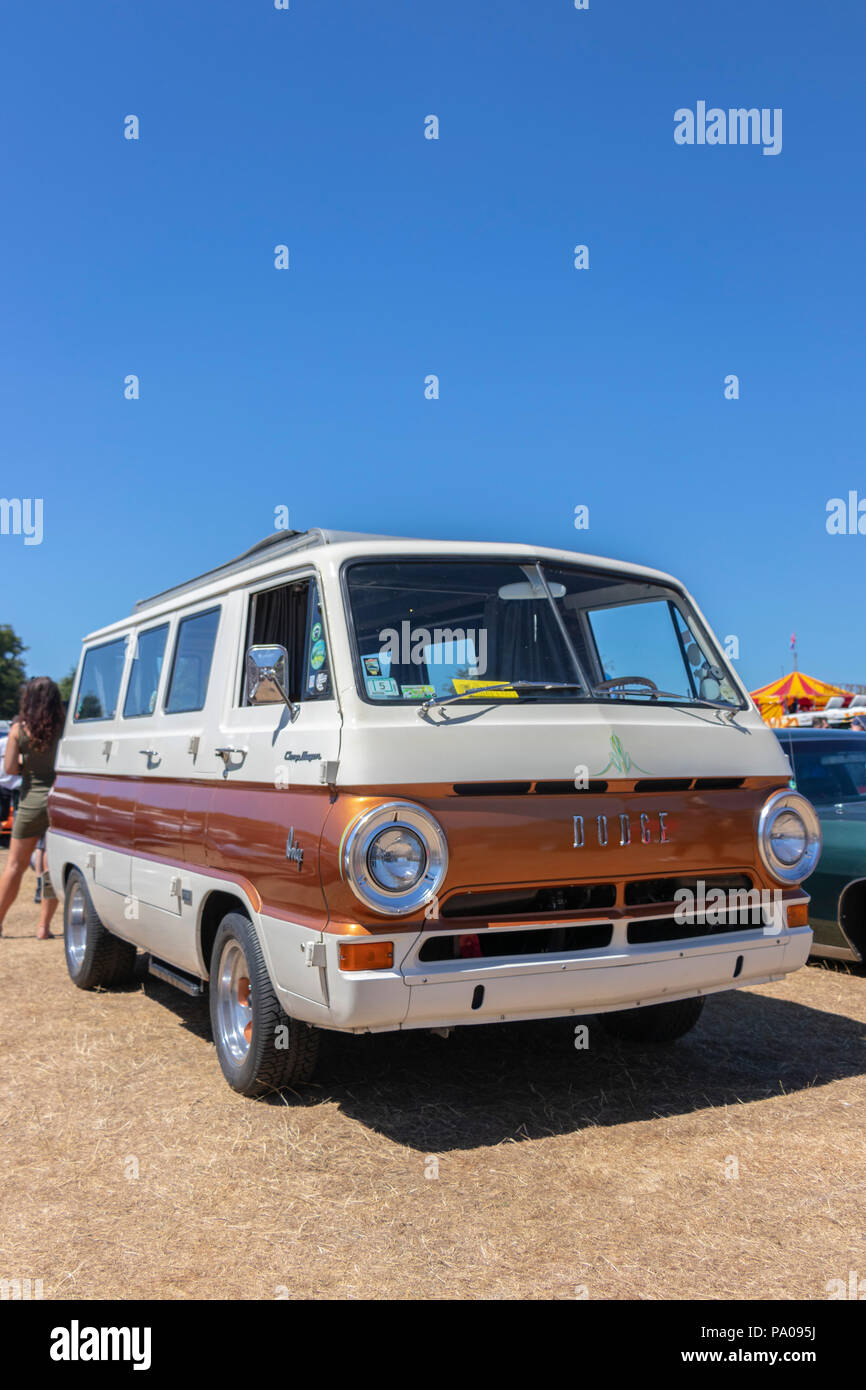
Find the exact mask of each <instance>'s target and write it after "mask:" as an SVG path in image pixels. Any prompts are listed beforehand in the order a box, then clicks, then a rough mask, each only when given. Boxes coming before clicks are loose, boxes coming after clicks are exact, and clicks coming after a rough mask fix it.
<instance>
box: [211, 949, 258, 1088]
mask: <svg viewBox="0 0 866 1390" xmlns="http://www.w3.org/2000/svg"><path fill="white" fill-rule="evenodd" d="M216 993H217V1007H216V1023H217V1032H218V1034H219V1041H220V1046H221V1049H222V1051H223V1054H224V1055H226V1056H228V1057H229V1058H230V1059H231V1061H232V1062H233V1063H234V1064H235V1066H238V1067H239V1066H242V1065H243V1063H244V1062H245V1061H246V1058H247V1054H248V1052H249V1050H250V1043H251V1041H252V1036H253V1009H252V991H251V989H250V971H249V966H248V965H247V958H246V956H245V955H244V953H243V950H242V949H241V946H240V945H239V943H238V942H237V941H227V942H226V944H225V946H224V947H223V953H222V956H221V957H220V963H219V970H218V971H217V978H216Z"/></svg>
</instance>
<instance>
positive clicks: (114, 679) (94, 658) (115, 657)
mask: <svg viewBox="0 0 866 1390" xmlns="http://www.w3.org/2000/svg"><path fill="white" fill-rule="evenodd" d="M125 657H126V638H125V637H118V638H117V640H116V641H114V642H106V643H105V644H104V646H101V647H91V648H90V649H89V651H87V652H85V654H84V665H83V666H82V668H81V679H80V681H79V682H78V696H77V699H76V701H75V722H76V724H82V723H84V722H85V721H86V720H88V719H113V718H114V712H115V710H116V709H117V697H118V695H119V693H120V678H121V676H122V675H123V663H124V660H125Z"/></svg>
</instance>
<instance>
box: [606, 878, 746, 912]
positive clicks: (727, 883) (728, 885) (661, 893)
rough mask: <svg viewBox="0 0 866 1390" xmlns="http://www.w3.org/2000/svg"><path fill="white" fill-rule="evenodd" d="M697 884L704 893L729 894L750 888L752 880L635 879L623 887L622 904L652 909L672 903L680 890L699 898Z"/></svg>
mask: <svg viewBox="0 0 866 1390" xmlns="http://www.w3.org/2000/svg"><path fill="white" fill-rule="evenodd" d="M698 883H703V885H704V891H705V892H706V893H709V892H711V891H712V890H713V889H716V888H721V889H722V891H723V892H725V893H729V892H730V891H731V890H732V889H735V888H751V887H752V880H751V878H750V877H749V875H748V874H708V875H707V877H706V878H700V879H697V878H694V877H692V876H691V875H689V876H688V877H680V878H636V879H633V880H632V881H631V883H627V884H626V885H625V893H624V895H623V902H624V903H625V905H626V907H652V906H654V905H655V904H656V903H672V902H675V901H676V898H675V896H674V895H675V894H676V893H677V892H678V891H680V890H686V891H688V892H689V893H692V894H693V895H694V897H695V898H696V899H697V898H698V896H699V889H698Z"/></svg>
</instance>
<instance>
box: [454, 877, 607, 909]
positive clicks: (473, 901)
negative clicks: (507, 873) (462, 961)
mask: <svg viewBox="0 0 866 1390" xmlns="http://www.w3.org/2000/svg"><path fill="white" fill-rule="evenodd" d="M615 904H616V884H614V883H567V884H561V885H559V886H558V887H555V888H532V887H530V888H501V889H498V890H495V891H493V892H486V893H485V892H479V893H455V894H454V896H453V897H452V898H448V899H446V901H445V902H444V903H443V904H442V907H441V916H442V917H507V916H513V915H519V916H524V915H525V916H529V917H539V916H544V915H545V913H551V912H583V911H591V910H595V911H597V912H603V911H605V909H607V908H610V907H614V906H615Z"/></svg>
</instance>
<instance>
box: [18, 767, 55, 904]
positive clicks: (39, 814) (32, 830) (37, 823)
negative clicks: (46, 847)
mask: <svg viewBox="0 0 866 1390" xmlns="http://www.w3.org/2000/svg"><path fill="white" fill-rule="evenodd" d="M45 802H46V795H45V793H44V792H37V793H28V795H27V796H25V797H24V798H23V799H22V800H21V801H19V803H18V810H17V811H16V812H15V819H14V821H13V822H12V839H13V840H32V839H37V840H39V839H41V838H42V836H43V835H44V834H45V832H46V830H47V829H48V808H47V806H46V804H45ZM42 896H43V898H56V897H57V894H56V893H55V891H54V888H53V887H52V884H51V875H50V874H49V872H48V868H47V866H46V869H45V872H44V874H43V875H42Z"/></svg>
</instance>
